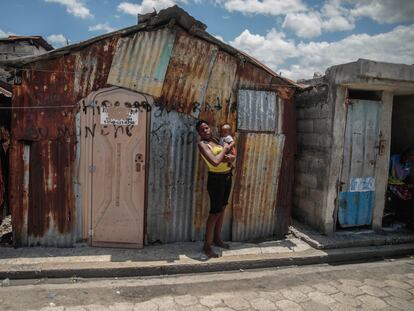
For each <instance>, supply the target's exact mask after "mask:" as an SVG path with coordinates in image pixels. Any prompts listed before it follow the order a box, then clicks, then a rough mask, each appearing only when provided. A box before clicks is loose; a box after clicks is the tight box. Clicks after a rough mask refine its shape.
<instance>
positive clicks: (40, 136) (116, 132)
mask: <svg viewBox="0 0 414 311" xmlns="http://www.w3.org/2000/svg"><path fill="white" fill-rule="evenodd" d="M133 128H134V125H127V126H123V125H103V126H100V129H97V124H96V123H94V124H93V125H91V126H83V127H82V128H80V129H79V133H78V134H79V136H82V135H83V136H84V137H85V138H93V137H95V136H96V135H102V136H109V135H113V137H114V138H118V137H120V136H123V135H126V136H129V137H131V136H132V133H133V131H132V130H133ZM52 133H56V134H55V135H53V134H52ZM52 135H53V136H54V137H55V138H56V139H57V140H59V139H76V136H77V135H76V131H75V130H71V129H69V128H68V127H66V126H58V127H56V128H55V127H53V129H52V128H49V127H28V128H26V130H25V133H24V137H25V139H26V140H34V141H36V140H46V139H51V138H52Z"/></svg>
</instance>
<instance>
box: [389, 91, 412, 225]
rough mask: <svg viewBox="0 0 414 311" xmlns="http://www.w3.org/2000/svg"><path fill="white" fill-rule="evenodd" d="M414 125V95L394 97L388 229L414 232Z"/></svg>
mask: <svg viewBox="0 0 414 311" xmlns="http://www.w3.org/2000/svg"><path fill="white" fill-rule="evenodd" d="M413 123H414V95H401V96H394V100H393V109H392V123H391V148H390V162H389V179H388V185H387V192H386V201H385V207H384V216H383V221H382V225H383V227H384V228H391V229H414V176H413V174H414V131H413V130H412V129H413Z"/></svg>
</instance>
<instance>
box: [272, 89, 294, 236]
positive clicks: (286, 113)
mask: <svg viewBox="0 0 414 311" xmlns="http://www.w3.org/2000/svg"><path fill="white" fill-rule="evenodd" d="M293 93H294V89H291V88H290V89H283V90H282V92H278V94H279V96H280V98H283V100H280V104H281V105H280V107H281V108H282V109H281V111H282V113H281V114H280V116H281V118H279V119H281V121H279V133H283V135H285V142H284V146H283V156H282V165H281V167H282V169H281V170H280V175H279V181H280V182H279V186H278V191H277V203H276V228H275V236H276V237H277V238H281V237H283V236H284V235H286V234H287V233H288V231H289V225H290V224H291V211H292V204H293V202H292V200H293V197H292V196H293V181H294V162H295V154H296V153H297V151H296V148H297V143H296V134H297V132H296V108H295V102H294V98H293ZM282 96H283V97H282Z"/></svg>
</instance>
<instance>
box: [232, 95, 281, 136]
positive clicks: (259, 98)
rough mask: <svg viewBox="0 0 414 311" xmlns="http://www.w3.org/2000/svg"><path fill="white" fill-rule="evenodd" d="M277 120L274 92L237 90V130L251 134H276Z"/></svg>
mask: <svg viewBox="0 0 414 311" xmlns="http://www.w3.org/2000/svg"><path fill="white" fill-rule="evenodd" d="M277 120H278V105H277V95H276V93H275V92H264V91H253V90H239V94H238V113H237V129H238V130H244V131H252V132H276V129H277Z"/></svg>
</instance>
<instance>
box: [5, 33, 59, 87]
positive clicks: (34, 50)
mask: <svg viewBox="0 0 414 311" xmlns="http://www.w3.org/2000/svg"><path fill="white" fill-rule="evenodd" d="M50 50H53V47H52V46H51V45H50V44H49V43H47V41H46V40H44V39H43V38H42V37H41V36H8V37H7V38H0V61H2V60H9V59H16V58H19V57H25V56H35V55H40V54H43V53H45V52H47V51H50ZM10 78H11V74H10V73H8V72H7V71H5V70H4V69H3V68H1V67H0V80H2V81H4V82H9V81H8V80H9V79H10Z"/></svg>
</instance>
